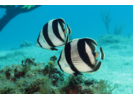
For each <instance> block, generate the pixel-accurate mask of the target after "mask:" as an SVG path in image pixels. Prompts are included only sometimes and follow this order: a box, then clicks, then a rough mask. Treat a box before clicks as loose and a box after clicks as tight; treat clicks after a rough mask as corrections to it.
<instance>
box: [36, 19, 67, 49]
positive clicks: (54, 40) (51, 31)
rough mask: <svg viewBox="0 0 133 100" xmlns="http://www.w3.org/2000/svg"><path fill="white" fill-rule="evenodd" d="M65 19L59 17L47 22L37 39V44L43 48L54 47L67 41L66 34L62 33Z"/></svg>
mask: <svg viewBox="0 0 133 100" xmlns="http://www.w3.org/2000/svg"><path fill="white" fill-rule="evenodd" d="M64 24H65V21H64V20H63V19H61V18H59V19H54V20H50V21H49V22H47V23H46V24H45V25H44V26H43V28H42V30H41V32H40V34H39V37H38V39H37V44H38V46H40V47H42V48H45V49H55V48H54V47H56V46H62V45H64V44H66V42H68V41H69V39H68V36H67V35H66V34H65V33H64Z"/></svg>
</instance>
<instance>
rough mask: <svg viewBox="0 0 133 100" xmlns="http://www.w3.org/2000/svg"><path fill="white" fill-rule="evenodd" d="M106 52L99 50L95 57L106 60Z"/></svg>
mask: <svg viewBox="0 0 133 100" xmlns="http://www.w3.org/2000/svg"><path fill="white" fill-rule="evenodd" d="M104 56H105V55H104V52H103V49H102V47H100V48H99V50H98V51H97V52H96V53H95V57H96V58H98V59H101V60H104Z"/></svg>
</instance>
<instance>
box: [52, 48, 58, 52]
mask: <svg viewBox="0 0 133 100" xmlns="http://www.w3.org/2000/svg"><path fill="white" fill-rule="evenodd" d="M50 49H51V50H52V51H58V49H56V48H50Z"/></svg>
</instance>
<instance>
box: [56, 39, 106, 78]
mask: <svg viewBox="0 0 133 100" xmlns="http://www.w3.org/2000/svg"><path fill="white" fill-rule="evenodd" d="M96 48H97V43H96V42H95V41H94V40H93V39H90V38H82V39H75V40H72V41H70V42H69V43H67V44H66V45H65V47H64V49H63V50H62V52H61V54H60V57H59V59H58V61H57V63H58V66H59V67H60V69H61V70H62V71H63V72H65V73H68V74H71V75H74V76H76V75H77V74H81V73H82V72H85V73H90V72H94V71H97V70H98V69H99V68H100V66H101V60H103V59H104V52H103V50H102V47H100V49H98V50H97V51H96Z"/></svg>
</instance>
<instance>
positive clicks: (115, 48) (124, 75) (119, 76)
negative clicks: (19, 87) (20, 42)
mask: <svg viewBox="0 0 133 100" xmlns="http://www.w3.org/2000/svg"><path fill="white" fill-rule="evenodd" d="M96 41H97V43H98V45H99V46H102V48H103V51H104V53H105V60H104V61H103V63H102V66H101V68H100V69H99V70H98V71H96V72H94V73H91V74H86V73H85V74H84V75H85V76H86V77H90V78H94V79H98V80H100V79H104V80H108V82H110V83H111V84H112V86H113V85H114V84H116V83H117V84H118V88H116V89H114V91H113V94H133V52H132V51H133V49H132V48H133V42H132V41H133V35H132V34H130V35H129V36H117V35H108V34H106V35H103V36H101V37H99V38H98V39H97V40H96ZM57 49H58V51H50V50H45V49H42V48H39V47H35V46H29V47H23V48H19V49H14V50H8V51H7V50H6V51H4V50H0V67H3V66H6V65H14V64H15V65H17V64H21V61H22V60H24V59H25V58H35V61H36V62H47V61H49V59H50V57H51V56H53V55H55V56H56V57H59V55H60V53H61V50H62V49H63V47H58V48H57Z"/></svg>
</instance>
